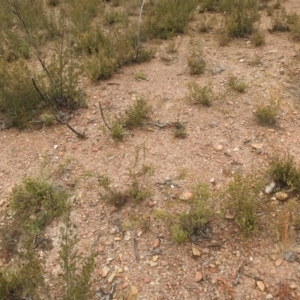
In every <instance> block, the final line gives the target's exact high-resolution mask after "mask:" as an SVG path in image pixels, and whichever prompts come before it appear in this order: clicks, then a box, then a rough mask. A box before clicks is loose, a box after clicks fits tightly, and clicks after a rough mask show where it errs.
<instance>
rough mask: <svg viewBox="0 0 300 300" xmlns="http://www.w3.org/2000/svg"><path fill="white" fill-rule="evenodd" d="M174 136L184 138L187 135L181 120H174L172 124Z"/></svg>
mask: <svg viewBox="0 0 300 300" xmlns="http://www.w3.org/2000/svg"><path fill="white" fill-rule="evenodd" d="M174 136H175V137H176V138H180V139H184V138H186V136H187V133H186V125H185V124H184V123H182V122H176V123H175V126H174Z"/></svg>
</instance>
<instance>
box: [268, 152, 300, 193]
mask: <svg viewBox="0 0 300 300" xmlns="http://www.w3.org/2000/svg"><path fill="white" fill-rule="evenodd" d="M268 174H269V176H270V177H271V178H272V180H274V181H275V182H276V184H277V185H278V186H279V187H280V188H281V189H288V190H291V191H295V192H297V193H299V192H300V168H299V167H298V166H297V165H296V162H295V160H294V157H293V156H292V155H290V154H286V155H284V156H279V155H277V156H274V157H273V158H272V159H271V163H270V167H269V169H268Z"/></svg>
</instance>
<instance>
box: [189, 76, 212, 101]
mask: <svg viewBox="0 0 300 300" xmlns="http://www.w3.org/2000/svg"><path fill="white" fill-rule="evenodd" d="M188 88H189V96H188V98H189V99H190V101H192V102H193V103H195V104H201V105H204V106H211V104H212V101H213V100H214V93H213V91H212V86H211V85H210V84H207V85H205V86H203V87H201V86H199V84H198V83H196V81H191V82H190V83H189V85H188Z"/></svg>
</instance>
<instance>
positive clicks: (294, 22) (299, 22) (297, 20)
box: [288, 13, 300, 42]
mask: <svg viewBox="0 0 300 300" xmlns="http://www.w3.org/2000/svg"><path fill="white" fill-rule="evenodd" d="M288 23H289V24H290V30H291V38H292V40H293V41H295V42H299V41H300V16H299V15H297V14H296V13H294V14H290V15H288Z"/></svg>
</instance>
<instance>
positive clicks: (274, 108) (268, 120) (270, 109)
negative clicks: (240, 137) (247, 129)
mask: <svg viewBox="0 0 300 300" xmlns="http://www.w3.org/2000/svg"><path fill="white" fill-rule="evenodd" d="M267 102H268V103H264V102H260V103H257V104H256V105H255V107H254V111H253V114H254V116H255V118H256V119H257V121H258V122H259V123H260V124H262V125H274V124H275V123H276V116H277V115H278V110H279V105H278V103H277V102H276V101H275V100H274V99H271V100H269V101H267Z"/></svg>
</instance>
